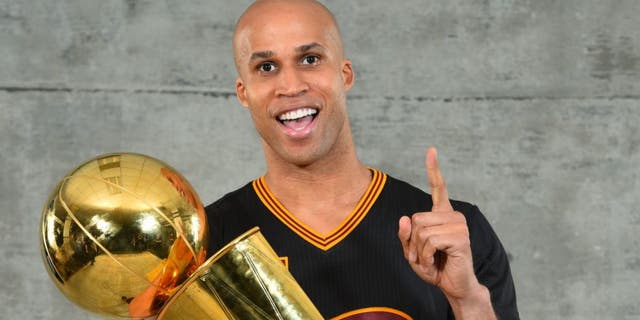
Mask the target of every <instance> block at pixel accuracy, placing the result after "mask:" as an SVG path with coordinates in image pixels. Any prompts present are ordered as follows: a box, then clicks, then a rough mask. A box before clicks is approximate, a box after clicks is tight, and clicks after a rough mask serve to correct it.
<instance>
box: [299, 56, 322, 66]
mask: <svg viewBox="0 0 640 320" xmlns="http://www.w3.org/2000/svg"><path fill="white" fill-rule="evenodd" d="M318 60H320V57H318V56H314V55H309V56H305V57H304V58H302V64H316V63H318Z"/></svg>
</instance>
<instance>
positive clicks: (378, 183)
mask: <svg viewBox="0 0 640 320" xmlns="http://www.w3.org/2000/svg"><path fill="white" fill-rule="evenodd" d="M371 172H372V173H373V176H372V178H371V182H370V183H369V186H368V187H367V190H366V191H365V193H364V195H362V198H360V201H358V204H357V205H356V207H355V208H354V209H353V211H351V213H349V215H348V216H347V218H346V219H345V220H344V221H343V222H342V223H341V224H340V225H339V226H338V227H336V229H335V230H333V231H332V232H330V233H329V234H327V235H322V234H319V233H317V232H315V231H314V230H312V229H311V228H309V227H307V226H306V225H305V224H304V223H302V222H301V221H300V220H298V219H297V218H296V217H295V216H294V215H293V214H291V212H289V211H288V210H287V208H285V207H284V206H283V205H282V204H281V203H280V202H279V201H278V199H276V197H275V196H274V195H273V193H271V190H269V188H268V187H267V184H266V182H265V178H264V176H262V177H260V178H258V179H256V180H254V181H253V189H254V190H255V192H256V194H257V195H258V198H260V201H262V203H263V204H264V205H265V206H266V207H267V209H269V211H271V213H273V215H275V216H276V218H278V219H279V220H280V221H282V223H284V224H285V225H286V226H287V227H288V228H289V229H291V230H292V231H293V232H295V233H296V234H297V235H299V236H300V237H301V238H303V239H305V240H306V241H307V242H309V243H311V244H312V245H314V246H316V247H317V248H319V249H321V250H324V251H327V250H329V249H331V248H332V247H333V246H335V245H336V244H338V243H339V242H340V241H342V239H344V238H345V237H347V236H348V235H349V234H350V233H351V231H353V230H354V229H355V228H356V227H357V226H358V224H360V222H361V221H362V219H364V217H365V216H366V215H367V213H369V210H370V209H371V207H372V206H373V204H374V203H375V202H376V200H377V199H378V196H379V195H380V192H382V189H383V187H384V185H385V183H386V181H387V175H386V174H385V173H383V172H380V171H378V170H376V169H373V168H371Z"/></svg>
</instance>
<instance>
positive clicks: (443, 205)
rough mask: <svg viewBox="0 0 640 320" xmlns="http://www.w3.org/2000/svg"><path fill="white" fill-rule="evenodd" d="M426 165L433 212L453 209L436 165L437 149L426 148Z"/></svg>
mask: <svg viewBox="0 0 640 320" xmlns="http://www.w3.org/2000/svg"><path fill="white" fill-rule="evenodd" d="M425 164H426V167H427V178H429V187H430V188H431V200H432V201H433V208H431V211H433V212H443V211H447V212H448V211H453V207H452V206H451V202H449V192H448V191H447V186H446V184H445V182H444V178H443V177H442V173H441V172H440V166H438V151H437V150H436V148H434V147H431V148H429V149H428V150H427V157H426V159H425Z"/></svg>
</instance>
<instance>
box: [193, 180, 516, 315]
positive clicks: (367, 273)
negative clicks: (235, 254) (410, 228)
mask: <svg viewBox="0 0 640 320" xmlns="http://www.w3.org/2000/svg"><path fill="white" fill-rule="evenodd" d="M371 171H372V179H371V182H370V184H369V187H368V189H367V190H366V192H365V194H364V195H363V196H362V198H361V200H360V202H359V203H358V205H357V206H356V208H354V210H353V211H352V212H351V213H350V215H349V216H348V217H347V218H346V219H345V220H344V222H343V223H342V224H341V225H340V226H338V227H337V228H336V229H335V230H334V231H333V232H331V233H330V234H327V235H321V234H318V233H316V232H314V231H313V230H311V229H309V228H308V227H306V226H305V225H304V224H302V223H301V222H300V221H298V220H297V219H296V218H295V217H294V215H293V214H291V213H290V212H289V211H287V209H286V208H285V207H284V206H282V204H280V202H278V200H277V199H276V198H275V197H274V195H273V194H272V193H271V192H270V191H269V189H268V188H267V185H266V183H265V181H264V177H261V178H259V179H257V180H255V181H253V182H251V183H249V184H247V185H245V186H244V187H242V188H240V189H238V190H236V191H234V192H231V193H229V194H227V195H225V196H224V197H223V198H221V199H220V200H218V201H216V202H215V203H213V204H211V205H209V206H208V207H207V208H206V211H207V219H208V224H209V226H210V235H211V240H210V244H209V254H212V253H214V252H216V251H217V250H218V249H220V248H221V247H222V246H224V245H225V244H227V243H228V242H229V241H231V240H233V239H234V238H236V237H237V236H239V235H240V234H242V233H243V232H245V231H247V230H249V229H251V228H252V227H254V226H258V227H259V228H260V231H261V232H262V234H263V235H264V237H265V238H266V239H267V241H269V244H270V245H271V246H272V247H273V249H274V250H275V252H276V253H277V254H278V255H279V256H280V257H281V259H282V260H283V261H284V262H285V264H286V265H287V267H288V268H289V271H290V272H291V274H292V275H293V276H294V277H295V278H296V280H297V281H298V283H299V284H300V286H301V287H302V288H303V289H304V291H305V292H306V293H307V295H308V296H309V298H310V299H311V301H312V302H313V303H314V304H315V306H316V307H317V308H318V310H319V311H320V313H321V314H322V315H323V316H324V317H326V318H335V319H349V320H356V319H377V320H395V319H397V320H402V319H452V318H453V314H452V311H451V307H450V305H449V303H448V301H447V299H446V298H445V296H444V294H443V293H442V292H441V291H440V289H439V288H437V287H435V286H433V285H430V284H428V283H426V282H424V281H423V280H421V279H420V278H419V277H418V276H417V275H416V274H415V273H414V272H413V270H412V269H411V267H410V266H409V264H408V262H407V261H406V259H405V258H404V254H403V251H402V245H401V243H400V240H399V239H398V221H399V219H400V217H402V216H404V215H409V216H410V215H411V214H412V213H415V212H422V211H430V210H431V207H432V203H431V197H430V196H429V195H428V194H426V193H424V192H422V191H421V190H419V189H417V188H415V187H413V186H411V185H409V184H407V183H405V182H403V181H399V180H397V179H394V178H392V177H389V176H387V175H386V174H384V173H382V172H380V171H378V170H375V169H371ZM451 204H452V205H453V208H454V209H455V210H456V211H459V212H462V213H463V214H464V216H465V218H466V219H467V224H468V227H469V234H470V240H471V250H472V253H473V264H474V269H475V272H476V275H477V277H478V280H479V281H480V283H482V284H483V285H485V286H486V287H487V288H489V290H490V292H491V300H492V303H493V306H494V309H495V310H496V313H497V314H498V316H499V318H500V319H517V318H518V311H517V307H516V296H515V289H514V286H513V280H512V277H511V272H510V269H509V262H508V260H507V255H506V253H505V251H504V249H503V247H502V245H501V244H500V241H499V240H498V237H497V236H496V234H495V233H494V231H493V230H492V228H491V226H490V225H489V223H488V222H487V220H486V219H485V218H484V216H483V215H482V213H480V211H479V210H478V208H477V207H475V206H473V205H470V204H468V203H464V202H459V201H452V202H451Z"/></svg>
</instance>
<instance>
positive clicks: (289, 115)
mask: <svg viewBox="0 0 640 320" xmlns="http://www.w3.org/2000/svg"><path fill="white" fill-rule="evenodd" d="M316 113H318V110H316V109H311V108H300V109H296V110H292V111H289V112H286V113H283V114H281V115H280V116H279V117H278V119H279V120H280V121H287V120H296V119H300V118H303V117H306V116H312V115H314V114H316Z"/></svg>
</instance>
